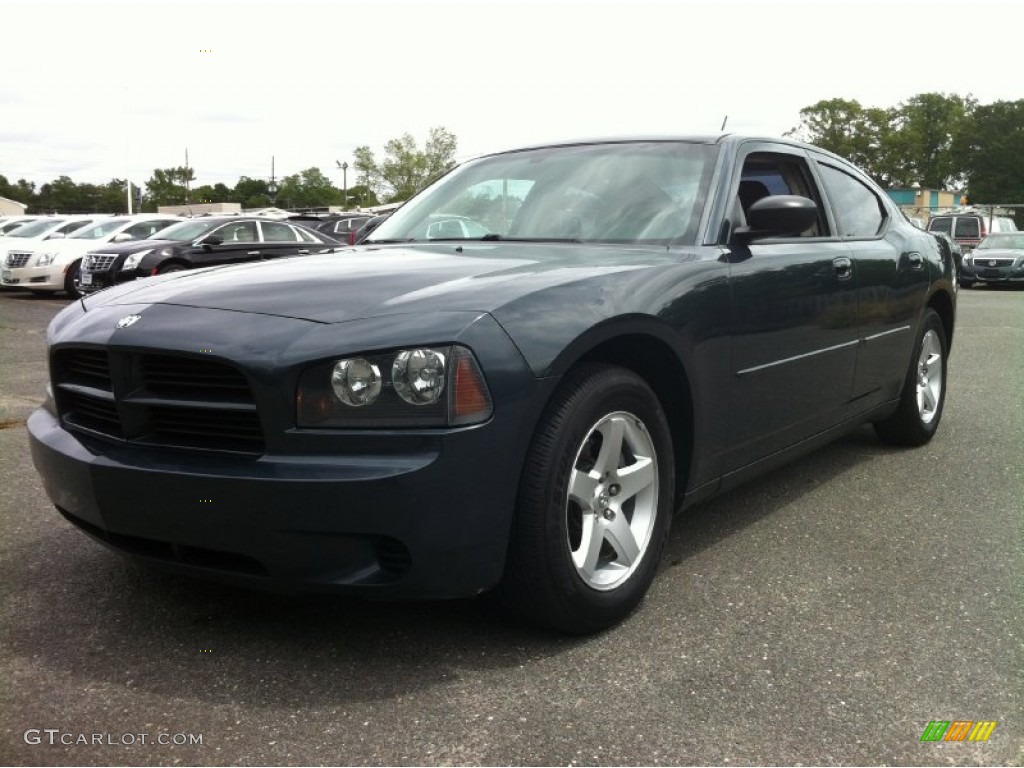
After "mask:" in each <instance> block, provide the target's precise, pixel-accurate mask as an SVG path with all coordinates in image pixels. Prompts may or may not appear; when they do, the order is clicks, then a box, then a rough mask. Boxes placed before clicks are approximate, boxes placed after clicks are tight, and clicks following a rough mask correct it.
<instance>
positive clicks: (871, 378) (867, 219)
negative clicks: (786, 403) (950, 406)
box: [815, 154, 934, 410]
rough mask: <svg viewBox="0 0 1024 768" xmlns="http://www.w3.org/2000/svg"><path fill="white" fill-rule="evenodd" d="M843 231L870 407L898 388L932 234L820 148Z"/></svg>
mask: <svg viewBox="0 0 1024 768" xmlns="http://www.w3.org/2000/svg"><path fill="white" fill-rule="evenodd" d="M815 158H816V159H817V171H818V173H819V175H820V178H821V182H822V186H823V187H824V189H825V194H826V196H827V197H828V199H829V202H830V203H831V208H832V211H833V213H834V216H835V221H836V226H837V227H838V232H839V235H840V237H841V238H842V239H843V241H844V242H845V243H846V245H847V246H848V247H849V248H850V251H851V255H852V258H853V271H854V274H855V275H856V292H857V313H858V325H859V326H860V328H861V336H860V344H859V345H858V346H857V370H856V374H855V376H854V380H853V391H852V395H853V398H854V399H856V400H860V401H861V403H860V407H858V408H857V410H866V409H867V408H869V407H871V406H872V405H877V404H878V403H879V402H883V401H885V400H887V399H892V398H894V397H897V396H899V392H900V388H901V387H902V385H903V380H904V378H905V376H906V371H907V365H908V361H909V359H910V353H911V346H912V344H913V340H914V334H913V328H914V324H915V323H916V319H917V318H916V312H917V311H918V309H919V307H920V306H921V303H922V302H921V295H922V294H923V293H924V292H925V291H926V290H927V288H928V279H929V278H928V259H929V257H930V256H932V255H933V253H932V252H933V251H934V248H933V244H932V238H931V237H930V236H929V235H926V234H924V233H923V232H920V231H919V230H917V229H915V228H914V227H913V226H912V225H909V224H905V223H903V222H902V219H900V218H897V215H896V214H895V212H894V211H893V210H892V209H891V206H890V205H888V204H887V202H886V200H885V199H884V194H883V193H882V192H881V191H880V190H878V189H876V188H875V187H874V185H873V184H871V182H870V181H869V180H868V179H867V178H865V177H864V176H863V175H862V174H860V172H859V171H857V170H856V169H854V168H852V167H851V166H848V165H846V164H844V163H842V162H840V161H838V160H836V159H834V158H830V157H827V156H825V155H817V154H815Z"/></svg>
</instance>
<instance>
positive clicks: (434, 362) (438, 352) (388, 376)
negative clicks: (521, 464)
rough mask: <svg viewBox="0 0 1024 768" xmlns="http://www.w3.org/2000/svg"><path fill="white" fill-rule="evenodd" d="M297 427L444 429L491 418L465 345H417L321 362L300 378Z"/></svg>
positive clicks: (476, 367) (487, 399) (480, 380)
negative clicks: (410, 347)
mask: <svg viewBox="0 0 1024 768" xmlns="http://www.w3.org/2000/svg"><path fill="white" fill-rule="evenodd" d="M296 408H297V414H298V424H299V426H301V427H321V428H339V427H355V428H375V427H445V426H458V425H463V424H476V423H479V422H481V421H486V420H487V419H488V418H490V416H491V412H492V410H493V406H492V403H491V396H490V392H489V391H488V389H487V384H486V382H485V381H484V377H483V374H482V373H481V371H480V366H479V365H478V364H477V362H476V358H475V357H474V356H473V353H472V352H470V351H469V350H468V349H466V348H465V347H460V346H445V347H418V348H414V349H398V350H393V351H390V352H381V353H374V354H366V355H353V356H351V357H346V358H344V359H341V360H333V361H330V362H327V363H322V364H320V365H317V366H315V367H313V368H310V369H308V370H307V371H305V372H304V373H303V374H302V376H301V377H300V378H299V388H298V395H297V403H296Z"/></svg>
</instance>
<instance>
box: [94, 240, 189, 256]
mask: <svg viewBox="0 0 1024 768" xmlns="http://www.w3.org/2000/svg"><path fill="white" fill-rule="evenodd" d="M169 245H180V243H179V242H178V241H176V240H128V241H127V242H124V243H110V242H107V243H94V245H93V247H92V248H90V249H89V251H91V252H100V251H102V252H103V253H117V254H131V253H135V252H136V251H141V250H144V249H146V248H165V247H167V246H169Z"/></svg>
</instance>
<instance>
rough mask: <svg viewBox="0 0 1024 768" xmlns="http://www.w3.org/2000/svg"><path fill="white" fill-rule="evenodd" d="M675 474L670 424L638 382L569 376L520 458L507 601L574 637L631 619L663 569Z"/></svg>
mask: <svg viewBox="0 0 1024 768" xmlns="http://www.w3.org/2000/svg"><path fill="white" fill-rule="evenodd" d="M673 467H674V463H673V458H672V441H671V436H670V434H669V431H668V426H667V424H666V420H665V414H664V412H663V411H662V408H661V405H660V403H659V402H658V399H657V397H656V396H655V395H654V393H653V392H652V391H651V389H650V387H648V386H647V384H646V383H645V382H644V381H643V379H641V378H640V377H639V376H637V375H636V374H634V373H632V372H631V371H628V370H625V369H623V368H617V367H612V366H587V367H584V368H581V369H579V370H577V371H574V372H572V373H570V375H569V376H568V377H567V378H566V381H565V383H564V384H563V386H562V388H561V390H560V391H559V393H558V394H557V395H556V396H555V398H554V400H553V401H552V403H551V404H550V405H549V406H548V408H547V410H546V412H545V415H544V416H543V418H542V420H541V424H540V426H539V427H538V431H537V434H536V435H535V437H534V443H533V446H532V447H531V449H530V452H529V455H528V457H527V461H526V465H525V468H524V471H523V476H522V479H521V482H520V491H519V504H518V509H517V516H516V521H515V526H514V530H513V532H512V538H511V543H510V549H509V560H508V565H507V568H506V573H505V576H504V579H503V581H502V584H501V586H500V587H499V594H500V596H501V598H502V600H503V602H504V603H505V604H506V605H507V606H508V607H510V608H511V609H512V610H513V611H515V612H516V613H518V614H519V615H520V616H523V617H524V618H527V619H528V620H531V621H534V622H536V623H539V624H543V625H546V626H550V627H554V628H556V629H561V630H564V631H567V632H572V633H578V634H583V633H588V632H595V631H598V630H600V629H604V628H606V627H608V626H611V625H612V624H615V623H616V622H618V621H620V620H621V619H622V618H624V617H625V616H627V615H628V614H629V613H630V612H631V611H632V610H633V609H634V608H635V607H636V606H637V605H638V604H639V603H640V601H641V600H642V599H643V596H644V594H645V593H646V592H647V589H648V587H649V586H650V584H651V581H652V580H653V579H654V574H655V571H656V570H657V567H658V560H659V559H660V557H661V551H662V548H663V546H664V543H665V539H666V537H667V534H668V530H669V524H670V522H671V513H672V497H673V484H674V473H673Z"/></svg>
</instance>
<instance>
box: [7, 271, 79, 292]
mask: <svg viewBox="0 0 1024 768" xmlns="http://www.w3.org/2000/svg"><path fill="white" fill-rule="evenodd" d="M65 269H66V266H61V265H59V264H50V265H49V266H46V267H14V268H8V267H4V268H3V269H2V270H0V285H3V286H4V287H6V288H28V289H30V290H39V291H59V290H61V289H62V288H63V287H64V270H65Z"/></svg>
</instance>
